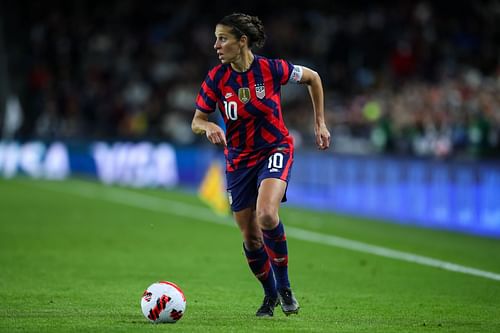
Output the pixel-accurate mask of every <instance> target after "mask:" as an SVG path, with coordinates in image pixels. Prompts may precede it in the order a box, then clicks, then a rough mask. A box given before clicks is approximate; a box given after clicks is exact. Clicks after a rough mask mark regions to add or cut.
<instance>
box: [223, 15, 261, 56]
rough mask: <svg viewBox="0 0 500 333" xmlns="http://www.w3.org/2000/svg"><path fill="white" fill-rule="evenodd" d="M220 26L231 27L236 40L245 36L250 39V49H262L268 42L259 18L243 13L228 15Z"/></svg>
mask: <svg viewBox="0 0 500 333" xmlns="http://www.w3.org/2000/svg"><path fill="white" fill-rule="evenodd" d="M218 24H221V25H225V26H228V27H231V28H232V29H233V31H232V33H233V35H234V36H236V38H240V37H241V36H243V35H245V36H247V37H248V47H249V48H250V49H252V48H258V49H259V48H261V47H263V46H264V43H265V42H266V33H265V31H264V24H262V21H261V20H260V19H259V18H258V17H257V16H250V15H247V14H242V13H234V14H231V15H227V16H225V17H224V18H222V20H220V21H219V23H218Z"/></svg>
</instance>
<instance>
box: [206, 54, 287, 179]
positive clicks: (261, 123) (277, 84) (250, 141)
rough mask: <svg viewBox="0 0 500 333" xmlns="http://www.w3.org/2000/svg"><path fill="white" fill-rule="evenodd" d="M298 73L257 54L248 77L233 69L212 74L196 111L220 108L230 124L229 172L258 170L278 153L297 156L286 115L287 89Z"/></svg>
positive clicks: (219, 68)
mask: <svg viewBox="0 0 500 333" xmlns="http://www.w3.org/2000/svg"><path fill="white" fill-rule="evenodd" d="M293 68H294V66H293V65H292V64H291V63H290V62H288V61H285V60H281V59H267V58H265V57H261V56H257V55H255V59H254V60H253V62H252V64H251V66H250V68H249V69H248V70H247V71H246V72H241V73H240V72H237V71H235V70H233V69H232V67H231V65H229V64H221V65H218V66H216V67H214V68H212V69H211V70H210V71H209V72H208V75H207V77H206V78H205V81H204V82H203V84H202V85H201V89H200V92H199V93H198V97H197V98H196V108H197V109H198V110H200V111H202V112H205V113H211V112H214V111H215V107H216V105H217V106H218V107H219V110H220V112H221V114H222V117H223V119H224V123H225V125H226V141H227V148H226V149H225V150H224V153H225V155H226V161H227V165H226V169H227V170H228V171H233V170H236V169H240V168H248V167H252V166H254V165H255V164H257V163H258V162H260V161H261V160H262V159H265V158H267V157H268V156H269V153H270V152H272V151H273V150H276V149H280V150H284V149H290V150H291V151H292V152H293V140H292V137H291V136H290V134H289V132H288V129H287V128H286V126H285V123H284V121H283V116H282V113H281V86H282V85H284V84H286V83H287V82H288V80H289V78H290V75H291V73H292V71H293Z"/></svg>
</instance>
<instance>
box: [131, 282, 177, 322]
mask: <svg viewBox="0 0 500 333" xmlns="http://www.w3.org/2000/svg"><path fill="white" fill-rule="evenodd" d="M141 308H142V313H143V314H144V317H146V319H148V320H149V321H150V322H152V323H175V322H177V321H178V320H179V319H181V318H182V316H183V315H184V312H185V310H186V297H185V296H184V293H183V292H182V290H181V288H179V287H178V286H177V285H176V284H174V283H172V282H168V281H160V282H156V283H153V284H152V285H150V286H149V287H148V289H146V290H145V291H144V294H143V295H142V299H141Z"/></svg>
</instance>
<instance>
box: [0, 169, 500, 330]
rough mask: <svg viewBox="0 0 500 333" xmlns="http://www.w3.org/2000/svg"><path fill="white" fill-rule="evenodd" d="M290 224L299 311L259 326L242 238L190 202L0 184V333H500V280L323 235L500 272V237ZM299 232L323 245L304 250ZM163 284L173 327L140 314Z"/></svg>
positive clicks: (72, 186)
mask: <svg viewBox="0 0 500 333" xmlns="http://www.w3.org/2000/svg"><path fill="white" fill-rule="evenodd" d="M281 215H282V219H283V221H284V223H285V226H286V227H288V228H289V229H290V233H289V237H288V239H289V242H288V245H289V253H290V278H291V282H292V286H293V287H294V290H295V292H296V295H297V298H298V299H299V301H300V303H301V306H302V309H301V312H300V314H299V315H298V316H291V317H286V316H284V315H283V313H281V311H279V310H278V309H277V312H276V314H275V316H274V318H268V319H259V318H256V317H255V316H254V313H255V310H256V308H257V307H258V305H260V302H261V298H262V292H261V288H260V286H259V284H258V282H257V281H256V280H255V279H254V277H253V276H252V274H251V272H250V269H249V268H248V267H247V265H246V261H245V259H244V256H243V254H242V248H241V238H240V235H239V232H238V230H237V229H236V228H235V227H234V226H232V224H231V222H230V219H226V218H221V217H217V216H215V215H214V214H212V213H211V211H210V210H208V209H207V208H206V207H205V206H204V204H202V203H201V202H200V201H199V200H198V198H197V197H196V196H195V195H193V194H189V193H185V192H181V191H164V190H132V189H124V188H120V187H106V186H103V185H99V184H97V183H93V182H87V181H82V180H71V181H64V182H46V181H33V180H27V179H16V180H0V331H2V332H146V331H154V332H160V331H161V332H165V331H176V332H301V331H307V332H371V333H373V332H384V333H387V332H467V333H470V332H500V281H498V280H495V279H492V278H486V277H481V276H475V275H471V274H466V273H460V272H453V271H449V270H445V269H440V268H436V267H430V266H426V265H421V264H418V263H414V262H408V261H404V260H398V259H394V258H387V257H383V256H379V255H374V254H371V253H367V252H363V249H362V248H361V249H358V250H356V249H354V250H353V249H348V248H345V247H342V246H336V245H335V244H330V245H329V244H328V242H327V241H322V239H323V238H321V237H325V239H331V238H328V237H329V236H336V237H340V238H342V239H349V240H354V241H357V242H359V243H356V244H358V245H359V244H361V245H362V244H371V245H376V246H382V247H384V248H388V249H393V250H398V251H403V252H406V253H411V254H415V255H420V256H425V257H430V258H434V259H439V260H442V261H445V262H449V263H454V264H458V265H462V266H465V267H468V268H471V269H472V268H476V269H479V270H482V271H487V272H493V273H496V274H498V273H500V240H498V239H487V238H479V237H473V236H467V235H461V234H455V233H449V232H444V231H435V230H434V231H433V230H424V229H419V228H414V227H409V226H402V225H395V224H390V223H382V222H376V221H369V220H366V219H356V218H350V217H345V216H339V215H334V214H329V213H320V212H312V211H306V210H299V209H294V208H287V207H286V206H285V207H284V209H283V210H282V214H281ZM304 230H308V231H312V232H314V235H316V236H318V235H320V236H321V237H319V236H318V237H316V236H315V237H316V238H314V237H313V238H311V239H310V240H304V239H305V238H307V237H304V236H303V235H304ZM368 252H369V250H368ZM494 276H497V275H494ZM158 280H170V281H173V282H175V283H177V284H178V285H179V286H180V287H181V288H182V289H183V290H184V292H185V294H186V297H187V302H188V304H187V309H186V314H185V316H184V317H183V318H182V320H181V321H180V322H178V323H177V324H174V325H168V324H164V325H153V324H150V323H148V322H147V321H146V319H145V318H144V317H143V315H142V312H141V309H140V299H141V296H142V292H143V290H144V289H145V288H146V287H147V286H148V285H149V284H151V283H153V282H155V281H158Z"/></svg>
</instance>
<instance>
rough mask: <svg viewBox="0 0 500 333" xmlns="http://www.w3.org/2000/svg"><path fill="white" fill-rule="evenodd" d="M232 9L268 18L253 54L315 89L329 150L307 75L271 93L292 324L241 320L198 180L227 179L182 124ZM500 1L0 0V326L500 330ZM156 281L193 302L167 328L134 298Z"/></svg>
mask: <svg viewBox="0 0 500 333" xmlns="http://www.w3.org/2000/svg"><path fill="white" fill-rule="evenodd" d="M233 11H246V12H249V13H251V14H257V15H259V16H260V17H261V18H262V19H263V21H264V23H265V26H266V28H267V33H268V36H269V40H268V42H267V44H266V47H265V48H264V49H263V50H261V51H259V53H261V54H263V55H267V56H271V57H272V56H277V57H283V58H287V59H289V60H290V61H293V62H296V63H301V64H305V65H308V66H310V67H312V68H315V69H317V70H318V71H319V72H320V74H321V75H322V78H323V81H324V85H325V90H326V96H325V97H326V115H327V117H328V122H329V124H330V129H331V131H332V136H333V147H332V148H333V149H331V150H329V151H326V152H318V151H317V150H316V148H315V147H314V144H313V142H312V140H313V135H312V124H311V121H312V114H311V108H310V102H309V101H308V96H307V91H306V89H305V88H304V87H295V86H285V87H284V88H283V104H284V116H285V117H286V121H287V124H288V125H289V128H290V129H291V131H292V133H293V135H294V137H295V139H296V143H297V145H298V149H297V155H296V159H295V161H296V163H295V164H294V169H293V171H292V180H291V184H290V187H289V192H288V194H289V199H290V200H289V203H287V204H284V205H283V207H282V209H281V210H280V216H281V218H282V219H283V221H284V223H285V225H286V231H287V238H288V239H289V242H288V244H289V253H290V277H291V279H292V284H293V288H294V292H296V294H297V296H298V298H299V301H300V303H301V310H300V311H301V313H300V314H299V315H298V316H294V317H292V316H290V317H285V315H283V314H282V313H281V312H280V311H276V313H275V317H274V318H272V319H271V320H258V319H257V318H256V317H255V309H256V307H257V305H258V303H259V301H260V300H261V297H262V295H261V290H260V288H259V286H258V284H257V283H256V281H255V279H254V278H253V276H252V273H251V271H250V270H249V269H248V267H247V265H246V263H245V259H244V256H243V254H242V247H241V237H240V235H239V232H238V230H237V228H236V226H235V225H234V222H233V221H232V218H231V217H230V216H221V215H217V214H215V213H214V211H213V210H212V209H211V207H208V206H207V205H206V203H204V202H203V201H201V200H200V198H199V197H198V195H197V193H196V191H197V190H198V189H199V188H200V184H203V185H204V186H202V190H203V191H202V192H205V191H206V192H207V193H209V197H217V195H218V194H221V193H222V192H221V187H220V186H221V184H220V181H221V171H220V169H217V163H220V162H222V161H221V159H222V152H221V151H220V150H218V149H216V148H215V147H213V146H211V145H210V144H208V143H207V142H206V140H205V139H204V138H203V137H195V136H193V135H192V133H191V131H190V128H189V123H190V120H191V117H192V114H193V107H194V97H195V95H196V93H197V91H198V89H199V86H200V83H201V81H202V80H203V78H204V76H205V74H206V72H207V71H208V68H209V67H210V66H211V65H213V64H215V63H217V59H216V57H215V56H214V52H213V49H212V43H213V28H214V26H213V25H214V23H215V22H216V21H217V20H218V19H219V18H220V17H221V16H223V15H225V14H227V13H231V12H233ZM499 13H500V4H499V1H473V2H471V1H469V2H467V3H465V2H461V1H454V2H452V1H439V2H435V3H431V2H430V1H427V2H426V1H417V2H413V1H398V2H393V3H386V2H373V1H350V2H345V1H343V2H341V1H317V0H309V1H301V2H298V1H261V0H257V1H250V2H245V3H241V2H237V1H214V2H209V1H207V2H202V1H192V0H185V1H176V2H171V1H162V2H157V1H149V0H144V1H137V0H133V1H132V0H124V1H100V2H97V1H83V0H75V1H38V2H35V1H27V0H18V1H0V135H1V140H0V332H9V333H13V332H51V333H53V332H64V333H66V332H146V331H156V332H157V331H158V330H169V329H175V330H176V331H178V332H203V333H207V332H217V333H220V332H255V331H258V332H273V333H275V332H356V333H359V332H370V333H377V332H380V333H389V332H394V333H401V332H425V333H428V332H463V333H471V332H481V333H482V332H500V317H499V316H498V310H499V306H498V305H499V302H498V300H499V299H500V284H499V281H500V274H499V273H500V260H499V254H500V242H499V237H500V196H499V195H498V193H499V192H498V189H499V188H500V166H499V163H500V162H499V155H500V154H499V129H500V125H499V124H500V122H499V115H500V109H499V104H500V102H499V98H500V94H499V89H500V88H499V87H500V83H499V78H500V76H499V75H500V71H499V61H500V60H499V55H500V50H499V47H500V35H499V29H500V26H499V25H498V22H499V21H500V20H499V18H500V17H499V16H500V14H499ZM214 120H215V121H217V119H216V118H214ZM219 166H220V164H219ZM214 170H215V171H214ZM205 185H206V186H205ZM210 194H211V195H210ZM219 203H220V202H219ZM225 203H226V204H227V202H225ZM304 207H305V208H304ZM360 215H361V217H359V216H360ZM394 222H399V223H394ZM443 229H445V230H443ZM457 231H459V232H457ZM163 279H166V280H170V281H173V282H176V283H177V284H178V285H179V286H181V287H182V289H183V290H184V292H185V294H186V298H187V303H188V305H187V311H186V314H185V316H184V317H183V318H182V320H181V321H180V322H179V323H178V324H176V325H175V326H174V327H170V326H169V327H165V326H158V325H150V324H149V323H148V322H147V321H146V320H145V319H144V317H143V315H142V313H141V311H140V306H139V303H140V302H139V300H140V298H141V295H142V293H143V291H144V288H145V287H147V286H148V285H150V284H151V283H152V282H154V281H158V280H163Z"/></svg>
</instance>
